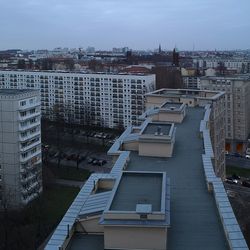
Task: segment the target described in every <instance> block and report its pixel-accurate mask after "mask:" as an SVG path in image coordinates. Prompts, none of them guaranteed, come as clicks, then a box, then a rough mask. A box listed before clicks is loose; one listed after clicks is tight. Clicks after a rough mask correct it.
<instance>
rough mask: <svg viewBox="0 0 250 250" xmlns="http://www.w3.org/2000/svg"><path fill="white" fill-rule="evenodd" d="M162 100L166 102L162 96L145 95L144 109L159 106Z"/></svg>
mask: <svg viewBox="0 0 250 250" xmlns="http://www.w3.org/2000/svg"><path fill="white" fill-rule="evenodd" d="M164 102H166V97H164V96H146V103H145V104H146V110H147V109H149V108H151V107H160V106H161V105H162V104H163V103H164Z"/></svg>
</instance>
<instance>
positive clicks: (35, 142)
mask: <svg viewBox="0 0 250 250" xmlns="http://www.w3.org/2000/svg"><path fill="white" fill-rule="evenodd" d="M40 144H41V139H40V137H37V138H33V139H30V140H29V141H25V142H22V143H20V146H19V149H20V152H25V151H28V150H30V149H32V148H33V147H36V146H39V145H40Z"/></svg>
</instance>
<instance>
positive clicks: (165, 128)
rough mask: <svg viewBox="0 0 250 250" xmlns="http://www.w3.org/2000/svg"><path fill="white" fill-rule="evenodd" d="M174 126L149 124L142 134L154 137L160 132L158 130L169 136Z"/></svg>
mask: <svg viewBox="0 0 250 250" xmlns="http://www.w3.org/2000/svg"><path fill="white" fill-rule="evenodd" d="M171 126H172V124H167V123H148V125H147V126H146V128H145V129H144V131H143V132H142V134H144V135H145V134H151V135H154V134H155V133H156V132H158V129H159V130H160V132H161V133H163V134H164V135H169V131H170V129H171Z"/></svg>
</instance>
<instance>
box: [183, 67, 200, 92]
mask: <svg viewBox="0 0 250 250" xmlns="http://www.w3.org/2000/svg"><path fill="white" fill-rule="evenodd" d="M181 76H182V80H183V85H184V88H187V89H199V88H200V78H199V75H198V73H197V69H195V68H181Z"/></svg>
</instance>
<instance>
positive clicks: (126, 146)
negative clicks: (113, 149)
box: [122, 141, 139, 151]
mask: <svg viewBox="0 0 250 250" xmlns="http://www.w3.org/2000/svg"><path fill="white" fill-rule="evenodd" d="M122 148H123V150H127V151H138V150H139V143H138V141H132V142H125V143H123V144H122Z"/></svg>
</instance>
